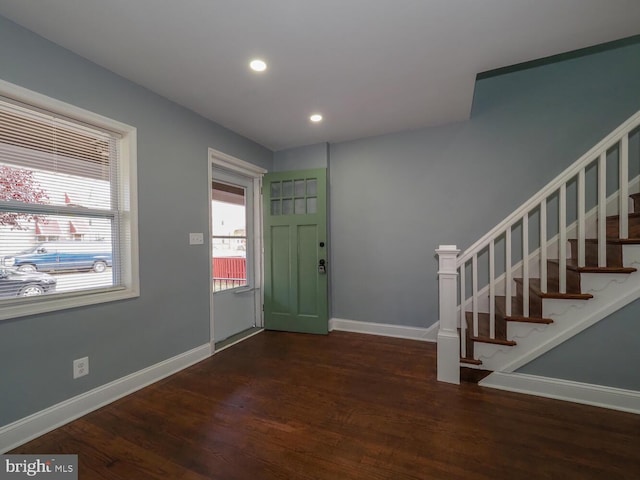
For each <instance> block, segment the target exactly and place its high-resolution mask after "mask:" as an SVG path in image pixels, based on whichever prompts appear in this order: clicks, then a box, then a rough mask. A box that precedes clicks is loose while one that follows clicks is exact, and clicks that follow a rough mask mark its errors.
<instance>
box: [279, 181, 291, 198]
mask: <svg viewBox="0 0 640 480" xmlns="http://www.w3.org/2000/svg"><path fill="white" fill-rule="evenodd" d="M282 196H283V197H293V182H292V181H291V180H286V181H284V182H282Z"/></svg>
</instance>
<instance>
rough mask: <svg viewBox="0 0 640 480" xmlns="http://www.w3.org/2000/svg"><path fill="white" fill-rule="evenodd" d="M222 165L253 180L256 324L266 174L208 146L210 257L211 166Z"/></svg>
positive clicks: (261, 321)
mask: <svg viewBox="0 0 640 480" xmlns="http://www.w3.org/2000/svg"><path fill="white" fill-rule="evenodd" d="M214 166H215V167H218V168H223V169H225V170H228V171H230V172H232V173H236V174H239V175H242V176H245V177H248V178H251V179H253V206H252V207H253V211H254V215H253V250H254V251H253V259H254V265H253V271H254V282H255V288H258V289H259V290H260V294H259V295H256V296H255V302H256V305H255V311H256V312H259V314H258V315H257V321H258V323H259V325H258V326H259V327H262V326H263V325H264V317H263V313H262V304H263V302H264V288H263V285H264V278H263V272H262V194H261V190H262V176H263V175H264V174H265V173H267V170H265V169H264V168H262V167H258V166H257V165H254V164H252V163H249V162H246V161H244V160H241V159H239V158H236V157H233V156H231V155H228V154H226V153H224V152H220V151H219V150H215V149H213V148H209V152H208V157H207V170H208V172H209V183H208V185H209V241H208V242H207V244H208V245H209V253H208V255H209V257H211V238H212V235H213V224H212V222H211V218H212V217H211V215H212V211H211V202H212V201H213V192H212V188H211V185H212V182H213V167H214ZM213 316H214V305H213V267H212V265H211V258H209V322H210V323H209V332H210V335H209V337H210V338H209V343H210V344H211V351H212V352H214V353H215V340H214V335H213V329H214V325H213Z"/></svg>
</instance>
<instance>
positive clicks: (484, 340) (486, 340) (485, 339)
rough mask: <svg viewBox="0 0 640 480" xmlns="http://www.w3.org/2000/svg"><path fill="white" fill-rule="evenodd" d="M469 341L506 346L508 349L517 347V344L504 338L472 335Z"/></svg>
mask: <svg viewBox="0 0 640 480" xmlns="http://www.w3.org/2000/svg"><path fill="white" fill-rule="evenodd" d="M469 339H470V340H473V341H474V342H482V343H493V344H495V345H505V346H507V347H513V346H515V345H517V343H516V342H514V341H513V340H504V339H502V338H491V337H474V336H473V335H470V336H469Z"/></svg>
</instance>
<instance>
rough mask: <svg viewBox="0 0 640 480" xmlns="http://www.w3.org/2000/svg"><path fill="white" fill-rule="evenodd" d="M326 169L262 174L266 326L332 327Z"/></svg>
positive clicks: (315, 330)
mask: <svg viewBox="0 0 640 480" xmlns="http://www.w3.org/2000/svg"><path fill="white" fill-rule="evenodd" d="M326 176H327V173H326V169H324V168H322V169H316V170H303V171H298V172H278V173H269V174H267V175H265V176H264V183H263V192H264V237H265V238H264V243H265V245H264V267H265V272H264V275H265V277H264V326H265V328H266V329H268V330H284V331H289V332H304V333H323V334H326V333H327V332H328V305H327V284H328V282H327V278H328V275H329V273H328V265H327V263H328V262H327V259H328V256H327V210H326V202H327V200H326V190H327V187H326V184H327V182H326Z"/></svg>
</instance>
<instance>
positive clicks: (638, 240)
mask: <svg viewBox="0 0 640 480" xmlns="http://www.w3.org/2000/svg"><path fill="white" fill-rule="evenodd" d="M577 241H578V239H577V238H570V239H569V243H574V242H577ZM605 241H606V242H607V243H610V244H629V245H636V244H640V238H636V237H631V238H618V237H607V238H605ZM584 242H585V243H598V239H597V238H585V239H584Z"/></svg>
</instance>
